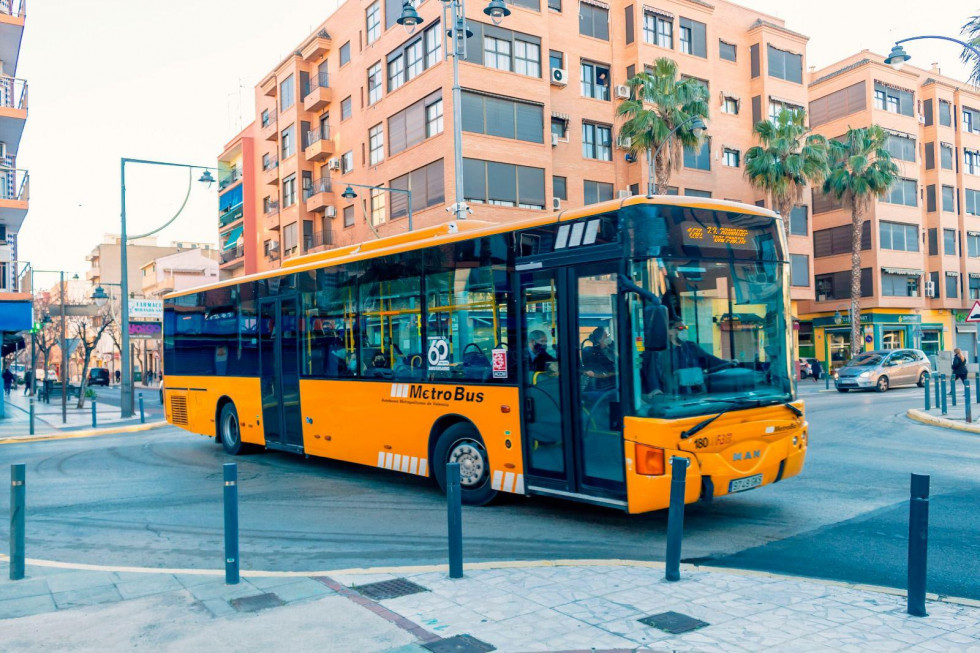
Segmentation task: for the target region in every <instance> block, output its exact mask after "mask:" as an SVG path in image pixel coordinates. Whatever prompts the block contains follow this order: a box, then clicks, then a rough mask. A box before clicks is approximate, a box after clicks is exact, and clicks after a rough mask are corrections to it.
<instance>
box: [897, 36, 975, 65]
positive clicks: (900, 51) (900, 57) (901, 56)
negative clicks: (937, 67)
mask: <svg viewBox="0 0 980 653" xmlns="http://www.w3.org/2000/svg"><path fill="white" fill-rule="evenodd" d="M921 39H939V40H940V41H952V42H953V43H956V44H957V45H959V46H961V47H963V48H965V49H967V50H969V51H970V52H972V53H973V54H975V55H976V56H977V58H980V50H977V49H976V48H975V47H973V46H972V45H970V44H969V43H966V42H965V41H961V40H959V39H954V38H953V37H951V36H935V35H928V34H926V35H922V36H910V37H909V38H907V39H899V40H898V41H895V45H894V46H892V51H891V52H890V53H889V54H888V56H887V57H885V63H886V64H888V65H889V66H891V67H892V68H894V69H895V70H901V69H902V66H904V65H905V62H906V61H908V60H909V59H911V58H912V57H910V56H909V55H908V53H907V52H905V48H903V47H902V43H908V42H909V41H919V40H921Z"/></svg>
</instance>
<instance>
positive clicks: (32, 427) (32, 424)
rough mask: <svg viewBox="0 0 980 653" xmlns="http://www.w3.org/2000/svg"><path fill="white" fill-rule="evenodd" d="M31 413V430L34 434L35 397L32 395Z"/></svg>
mask: <svg viewBox="0 0 980 653" xmlns="http://www.w3.org/2000/svg"><path fill="white" fill-rule="evenodd" d="M29 414H30V420H31V427H30V432H31V435H34V397H31V399H30V411H29Z"/></svg>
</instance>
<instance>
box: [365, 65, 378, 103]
mask: <svg viewBox="0 0 980 653" xmlns="http://www.w3.org/2000/svg"><path fill="white" fill-rule="evenodd" d="M367 87H368V104H374V103H375V102H377V101H378V100H380V99H381V62H380V61H379V62H378V63H376V64H374V65H373V66H371V67H370V68H368V74H367Z"/></svg>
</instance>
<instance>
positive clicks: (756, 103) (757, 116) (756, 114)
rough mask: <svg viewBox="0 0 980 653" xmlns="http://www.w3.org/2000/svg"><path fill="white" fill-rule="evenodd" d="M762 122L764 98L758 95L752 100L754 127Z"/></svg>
mask: <svg viewBox="0 0 980 653" xmlns="http://www.w3.org/2000/svg"><path fill="white" fill-rule="evenodd" d="M752 47H755V46H752ZM761 120H762V96H761V95H756V96H754V97H753V98H752V125H753V126H754V125H756V124H758V123H759V122H760V121H761Z"/></svg>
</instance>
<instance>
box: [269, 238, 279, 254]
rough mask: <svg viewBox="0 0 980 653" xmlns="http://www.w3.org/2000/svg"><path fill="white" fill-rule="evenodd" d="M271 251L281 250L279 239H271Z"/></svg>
mask: <svg viewBox="0 0 980 653" xmlns="http://www.w3.org/2000/svg"><path fill="white" fill-rule="evenodd" d="M269 251H270V252H278V251H279V241H278V240H270V241H269Z"/></svg>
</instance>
